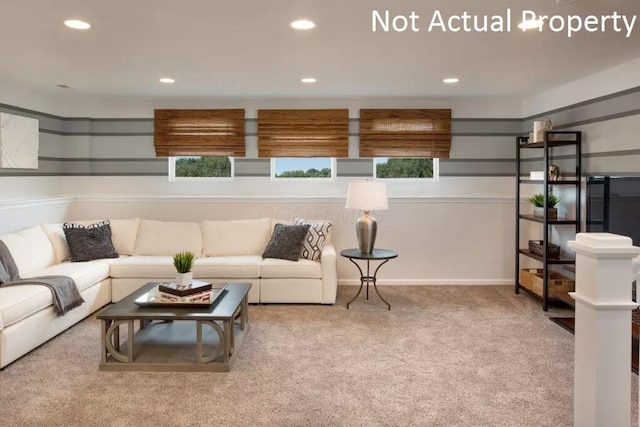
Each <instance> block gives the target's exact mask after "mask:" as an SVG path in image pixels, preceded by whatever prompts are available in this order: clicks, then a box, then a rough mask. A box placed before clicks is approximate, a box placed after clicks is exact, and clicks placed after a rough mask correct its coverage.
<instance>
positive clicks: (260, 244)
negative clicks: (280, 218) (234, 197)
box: [202, 218, 271, 256]
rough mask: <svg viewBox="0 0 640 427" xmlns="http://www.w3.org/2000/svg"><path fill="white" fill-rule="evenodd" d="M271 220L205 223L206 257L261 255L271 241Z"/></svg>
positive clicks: (203, 223)
mask: <svg viewBox="0 0 640 427" xmlns="http://www.w3.org/2000/svg"><path fill="white" fill-rule="evenodd" d="M270 234H271V220H270V219H269V218H261V219H244V220H229V221H203V222H202V239H203V242H202V246H203V249H204V255H205V256H234V255H260V254H261V253H262V251H264V247H265V246H266V245H267V242H268V241H269V236H270Z"/></svg>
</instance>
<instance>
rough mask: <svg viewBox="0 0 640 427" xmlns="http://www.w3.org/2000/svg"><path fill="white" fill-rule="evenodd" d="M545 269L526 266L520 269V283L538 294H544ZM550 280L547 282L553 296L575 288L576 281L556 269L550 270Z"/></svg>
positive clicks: (549, 292)
mask: <svg viewBox="0 0 640 427" xmlns="http://www.w3.org/2000/svg"><path fill="white" fill-rule="evenodd" d="M542 274H543V270H542V269H541V268H526V269H522V270H520V285H521V286H522V287H523V288H525V289H528V290H530V291H531V292H533V293H534V294H536V295H538V296H542V286H543V280H542ZM548 274H549V280H548V282H547V291H548V294H547V295H548V296H549V297H552V296H553V294H554V293H556V292H573V291H574V290H575V281H574V280H573V279H570V278H568V277H566V276H563V275H562V274H560V273H557V272H555V271H549V272H548Z"/></svg>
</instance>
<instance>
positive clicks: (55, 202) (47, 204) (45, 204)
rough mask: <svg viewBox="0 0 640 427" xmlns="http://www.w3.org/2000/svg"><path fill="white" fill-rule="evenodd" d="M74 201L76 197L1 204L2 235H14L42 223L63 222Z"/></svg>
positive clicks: (0, 221) (0, 223) (0, 224)
mask: <svg viewBox="0 0 640 427" xmlns="http://www.w3.org/2000/svg"><path fill="white" fill-rule="evenodd" d="M74 200H75V198H74V197H54V198H46V199H33V200H21V201H7V202H0V234H7V233H12V232H14V231H18V230H22V229H24V228H29V227H33V226H34V225H36V224H40V223H59V222H62V221H64V219H65V218H66V217H67V211H68V209H69V206H71V204H72V203H73V202H74Z"/></svg>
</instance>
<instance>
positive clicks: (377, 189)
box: [346, 181, 389, 254]
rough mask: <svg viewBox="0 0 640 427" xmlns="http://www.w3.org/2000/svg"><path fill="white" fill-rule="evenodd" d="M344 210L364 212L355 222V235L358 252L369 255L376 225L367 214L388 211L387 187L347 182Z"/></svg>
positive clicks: (373, 241)
mask: <svg viewBox="0 0 640 427" xmlns="http://www.w3.org/2000/svg"><path fill="white" fill-rule="evenodd" d="M346 208H347V209H359V210H362V211H364V215H363V216H361V217H360V218H358V221H356V235H357V236H358V248H359V249H360V252H362V253H363V254H370V253H371V252H373V245H374V244H375V242H376V232H377V231H378V223H377V222H376V220H375V218H373V217H372V216H371V215H369V212H371V211H380V210H386V209H389V204H388V202H387V185H386V184H385V183H384V182H376V181H351V182H349V190H348V191H347V204H346Z"/></svg>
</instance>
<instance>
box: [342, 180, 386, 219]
mask: <svg viewBox="0 0 640 427" xmlns="http://www.w3.org/2000/svg"><path fill="white" fill-rule="evenodd" d="M346 208H347V209H359V210H362V211H365V212H369V211H382V210H387V209H389V203H388V201H387V185H386V184H385V183H384V182H376V181H351V182H349V190H348V191H347V205H346Z"/></svg>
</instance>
